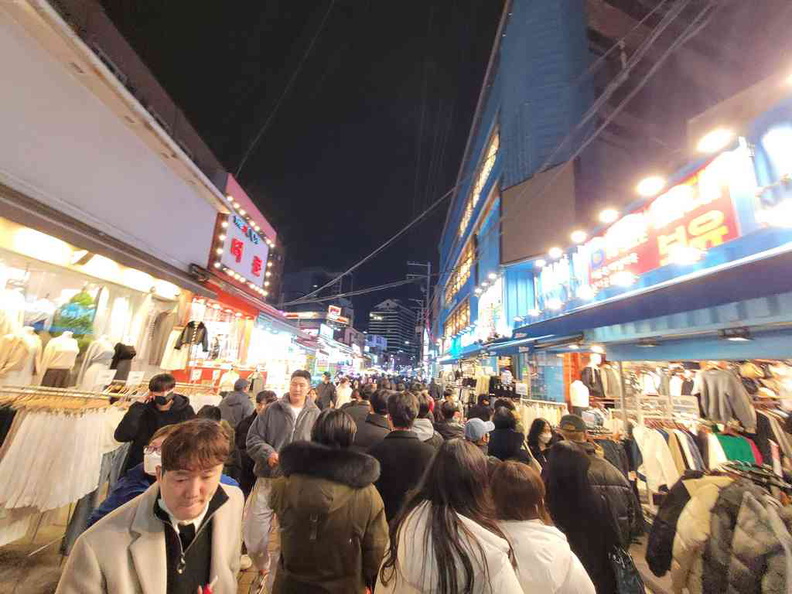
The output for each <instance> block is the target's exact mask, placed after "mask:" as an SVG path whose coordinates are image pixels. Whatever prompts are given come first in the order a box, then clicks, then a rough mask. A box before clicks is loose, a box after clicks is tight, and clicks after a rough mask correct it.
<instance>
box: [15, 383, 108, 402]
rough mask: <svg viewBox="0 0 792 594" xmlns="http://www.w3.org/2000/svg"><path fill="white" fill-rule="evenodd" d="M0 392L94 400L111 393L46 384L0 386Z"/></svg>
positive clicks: (103, 397) (105, 397)
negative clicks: (54, 386)
mask: <svg viewBox="0 0 792 594" xmlns="http://www.w3.org/2000/svg"><path fill="white" fill-rule="evenodd" d="M0 394H15V395H19V396H57V397H58V398H61V397H67V398H84V399H95V400H110V398H111V397H112V396H113V394H103V393H101V392H86V391H84V390H71V389H69V388H50V387H47V386H0Z"/></svg>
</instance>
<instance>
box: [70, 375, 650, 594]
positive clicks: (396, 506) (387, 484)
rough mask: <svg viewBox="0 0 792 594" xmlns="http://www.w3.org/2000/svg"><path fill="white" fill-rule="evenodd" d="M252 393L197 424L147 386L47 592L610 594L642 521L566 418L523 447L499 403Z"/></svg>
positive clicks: (378, 392) (442, 396)
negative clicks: (119, 464)
mask: <svg viewBox="0 0 792 594" xmlns="http://www.w3.org/2000/svg"><path fill="white" fill-rule="evenodd" d="M248 387H249V386H248V383H247V382H246V381H245V380H243V379H240V380H238V381H237V383H236V385H235V386H234V391H233V392H229V393H228V394H226V395H225V396H224V398H223V401H222V402H221V403H220V406H218V407H211V406H210V407H204V408H202V409H201V410H200V411H198V414H196V413H195V412H194V411H193V410H192V408H191V407H190V405H189V403H188V402H187V403H185V401H186V400H187V399H186V398H184V397H182V396H179V395H177V394H174V393H173V390H174V388H175V381H174V380H173V378H172V377H171V376H169V375H167V374H162V375H159V376H155V377H154V378H152V380H151V382H150V386H149V388H150V391H149V394H148V396H147V397H146V398H145V400H144V401H142V402H138V403H135V404H133V405H132V406H131V407H130V408H129V410H128V412H127V413H126V416H125V417H124V419H123V421H122V422H121V424H120V425H119V427H118V429H117V431H116V439H117V440H119V441H129V442H131V446H130V453H129V459H128V462H127V468H128V470H127V472H126V474H125V475H124V476H123V478H122V479H121V480H120V481H119V482H118V483H117V484H116V485H115V487H114V489H113V490H112V492H110V493H109V495H108V497H107V499H106V500H105V501H104V503H103V504H102V505H101V507H99V508H98V509H97V510H96V511H95V512H94V514H93V516H92V517H91V519H90V527H89V529H88V530H87V531H86V532H85V533H83V535H82V536H81V537H80V538H79V539H78V541H77V543H76V545H75V547H74V550H73V552H72V554H71V555H70V557H69V560H68V562H67V564H66V567H65V569H64V572H63V575H62V578H61V581H60V584H59V586H58V592H59V593H63V594H72V593H74V594H76V593H94V592H96V593H100V592H102V593H110V592H112V593H121V594H126V593H133V592H134V593H137V592H168V593H169V594H170V593H182V592H184V593H190V594H195V593H196V592H199V593H201V594H206V593H207V592H214V593H218V592H221V593H226V592H236V577H237V574H238V572H239V570H240V567H241V566H243V563H245V562H247V563H248V564H249V563H252V564H253V565H255V568H256V570H257V578H256V581H255V582H254V584H253V586H252V587H251V590H250V591H251V592H253V593H256V594H257V593H259V592H265V591H269V592H276V593H287V592H294V593H298V592H299V593H310V592H329V593H339V594H341V593H344V594H346V593H354V592H358V593H361V594H363V593H365V592H372V591H373V592H376V593H378V594H379V593H380V592H385V593H387V592H393V593H397V592H398V593H401V592H407V593H410V592H415V593H418V592H436V593H439V594H452V593H454V594H456V593H462V592H464V593H471V594H472V593H479V592H481V593H484V592H493V593H499V594H500V593H504V594H509V593H515V594H518V593H522V592H558V593H580V594H583V593H586V594H591V593H594V592H597V593H599V594H605V593H612V592H617V591H623V587H622V586H623V584H621V582H619V584H617V581H619V580H620V579H621V578H620V575H619V573H620V572H619V571H617V569H618V568H617V569H614V567H615V565H614V559H615V558H616V557H618V555H615V554H614V553H616V552H618V551H621V553H622V557H620V559H621V560H622V561H623V555H624V550H625V549H627V548H628V547H629V545H630V543H631V541H632V540H633V539H634V538H635V537H636V536H637V535H638V534H639V533H640V531H641V527H642V517H641V513H640V507H639V505H638V502H637V500H636V498H635V495H634V492H633V490H632V489H631V487H630V485H629V483H628V482H627V480H626V478H625V477H624V476H623V475H622V474H621V472H620V471H619V470H617V469H616V468H615V467H614V466H612V465H611V464H610V463H609V462H607V461H606V460H605V459H604V458H603V457H602V456H601V455H600V452H598V449H597V447H596V445H595V444H593V443H592V442H591V441H589V439H588V436H587V432H586V425H585V423H584V422H583V420H582V419H581V418H580V417H577V416H575V415H567V416H565V417H564V418H563V419H562V420H561V423H560V425H559V427H558V428H557V430H554V428H553V427H552V426H551V424H550V423H548V422H547V421H545V420H543V419H536V420H534V421H533V423H532V424H531V426H530V428H529V430H528V431H527V434H526V431H525V428H524V427H523V425H522V422H521V419H520V415H519V409H518V408H517V407H516V406H515V404H514V402H512V401H511V400H508V399H495V400H493V399H492V398H491V397H490V396H489V395H486V394H483V395H480V396H479V397H478V401H477V402H476V403H475V405H473V406H469V407H467V410H465V408H466V407H463V406H462V405H461V403H460V402H458V400H457V398H456V396H455V393H454V391H453V390H446V391H441V390H439V389H438V385H437V384H436V383H434V382H432V384H431V385H430V386H427V385H425V384H423V383H420V382H409V381H407V380H406V379H405V378H386V377H374V378H368V381H362V380H356V379H349V378H343V379H341V380H340V381H339V382H338V385H336V384H335V383H334V382H333V381H332V378H331V377H330V375H329V374H325V376H324V377H323V379H322V381H321V382H320V383H319V384H318V385H317V386H315V387H314V386H312V383H311V375H310V373H309V372H307V371H302V370H301V371H295V372H294V373H293V374H292V376H291V381H290V385H289V391H288V393H287V394H285V395H283V396H281V397H278V395H277V394H275V393H273V392H268V391H264V392H261V393H259V394H256V395H252V394H250V393H249V391H248ZM240 547H241V548H240Z"/></svg>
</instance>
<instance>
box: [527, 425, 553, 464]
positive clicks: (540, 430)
mask: <svg viewBox="0 0 792 594" xmlns="http://www.w3.org/2000/svg"><path fill="white" fill-rule="evenodd" d="M527 441H528V450H529V451H530V452H531V455H532V456H533V457H534V460H536V461H537V462H538V463H539V465H540V466H541V467H542V468H544V467H545V464H547V454H548V452H549V451H550V447H551V446H552V445H553V444H554V443H555V442H556V441H558V440H557V439H556V435H555V433H553V427H552V426H551V425H550V423H549V422H547V421H546V420H545V419H534V420H533V423H531V428H530V429H529V430H528V440H527Z"/></svg>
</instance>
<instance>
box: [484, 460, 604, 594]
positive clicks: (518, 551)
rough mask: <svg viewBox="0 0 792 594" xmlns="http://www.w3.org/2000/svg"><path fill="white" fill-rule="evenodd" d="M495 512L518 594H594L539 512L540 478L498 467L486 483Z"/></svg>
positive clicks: (513, 466) (515, 467)
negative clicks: (514, 571)
mask: <svg viewBox="0 0 792 594" xmlns="http://www.w3.org/2000/svg"><path fill="white" fill-rule="evenodd" d="M490 488H491V490H492V498H493V501H494V503H495V513H496V517H497V518H498V522H499V524H500V527H501V529H502V530H503V532H504V533H505V534H506V536H507V537H508V539H509V541H510V542H511V544H512V546H513V547H514V554H515V557H516V558H517V577H518V578H519V579H520V585H522V589H523V591H524V592H544V593H547V594H594V584H593V583H592V582H591V578H589V576H588V574H587V573H586V570H585V569H584V568H583V565H582V564H581V563H580V560H579V559H578V558H577V556H576V555H575V553H573V552H572V550H571V549H570V547H569V543H568V542H567V539H566V537H565V536H564V535H563V534H562V533H561V531H560V530H558V529H557V528H555V527H554V526H553V525H552V521H551V520H550V515H549V514H548V513H547V509H546V508H545V486H544V483H542V477H540V476H539V474H538V473H537V472H536V471H535V470H533V469H532V468H529V467H528V466H526V465H525V464H520V463H518V462H512V461H509V462H503V463H501V464H498V465H497V466H496V467H495V469H494V471H493V473H492V477H491V478H490Z"/></svg>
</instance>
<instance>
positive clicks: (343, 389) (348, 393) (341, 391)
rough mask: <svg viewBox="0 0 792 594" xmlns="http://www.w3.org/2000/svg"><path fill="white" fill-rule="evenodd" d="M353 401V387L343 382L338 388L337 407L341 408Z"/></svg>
mask: <svg viewBox="0 0 792 594" xmlns="http://www.w3.org/2000/svg"><path fill="white" fill-rule="evenodd" d="M351 401H352V387H351V386H350V385H349V384H347V385H346V386H344V384H341V385H340V386H338V387H337V388H336V408H341V407H342V406H344V405H345V404H348V403H349V402H351Z"/></svg>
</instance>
